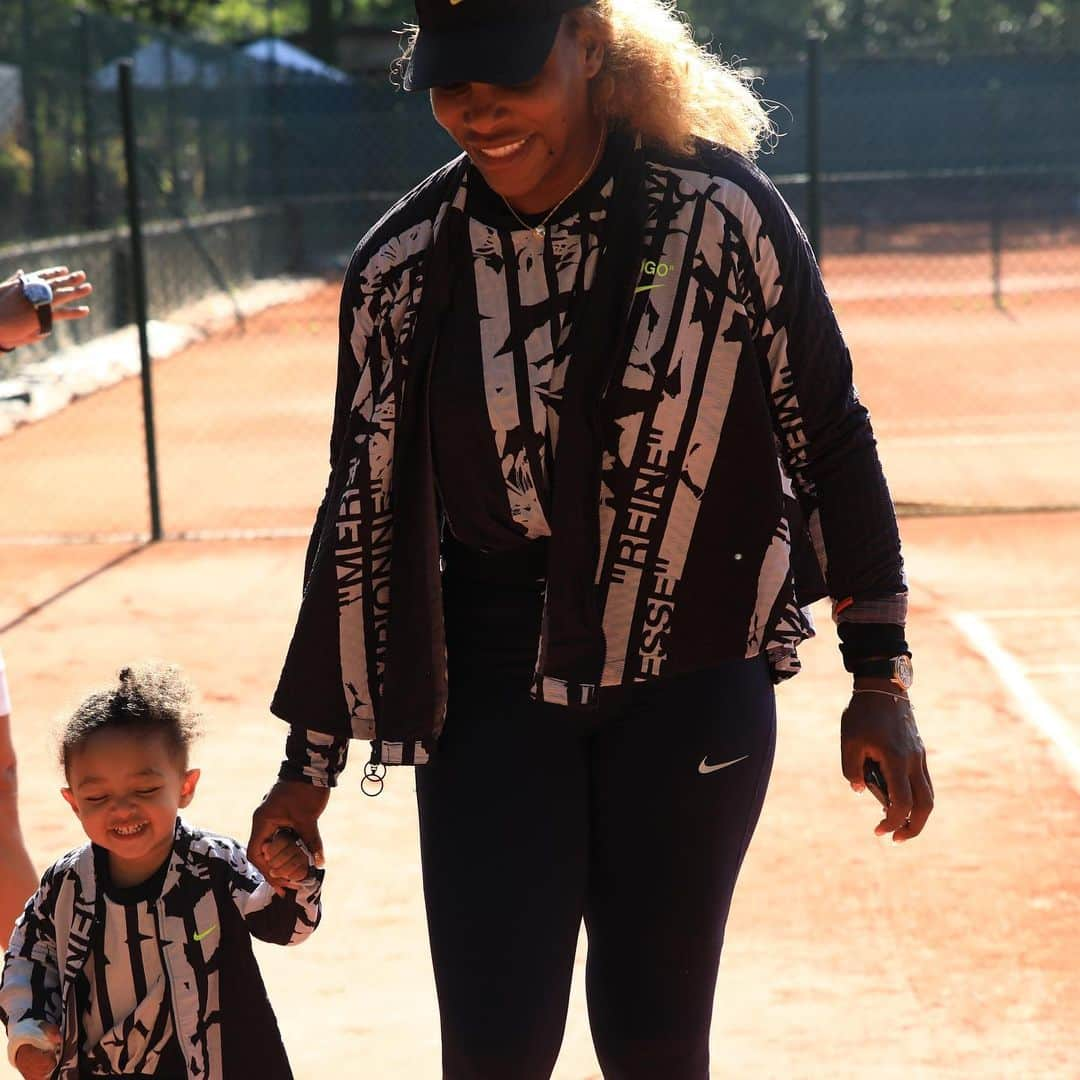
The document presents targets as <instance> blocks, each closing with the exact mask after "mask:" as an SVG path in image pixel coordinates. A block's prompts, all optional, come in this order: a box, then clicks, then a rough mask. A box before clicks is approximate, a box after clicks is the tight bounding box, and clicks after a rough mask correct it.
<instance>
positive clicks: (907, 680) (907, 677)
mask: <svg viewBox="0 0 1080 1080" xmlns="http://www.w3.org/2000/svg"><path fill="white" fill-rule="evenodd" d="M850 670H851V673H852V674H853V675H870V676H873V677H875V678H878V679H888V680H889V681H890V682H891V683H893V685H894V686H898V687H899V688H900V689H901V690H910V689H911V684H912V683H913V682H914V681H915V671H914V669H913V668H912V666H911V657H910V656H908V655H907V654H906V653H905V654H904V655H903V656H893V657H891V658H890V659H888V660H860V661H859V662H858V663H856V664H852V665H851V668H850Z"/></svg>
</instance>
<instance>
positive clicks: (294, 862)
mask: <svg viewBox="0 0 1080 1080" xmlns="http://www.w3.org/2000/svg"><path fill="white" fill-rule="evenodd" d="M262 857H263V861H264V862H265V863H266V865H267V867H268V868H269V870H270V874H272V875H273V878H274V880H275V881H288V882H291V883H293V884H294V885H295V884H297V883H299V882H301V881H304V880H305V879H306V878H308V877H310V876H311V859H310V858H309V856H308V851H307V848H306V847H305V846H304V841H303V840H301V839H300V837H299V836H298V835H297V834H296V833H294V832H293V831H292V830H291V829H278V831H277V832H276V833H274V835H273V836H272V837H271V838H270V839H269V840H268V841H267V842H266V843H265V844H263V850H262Z"/></svg>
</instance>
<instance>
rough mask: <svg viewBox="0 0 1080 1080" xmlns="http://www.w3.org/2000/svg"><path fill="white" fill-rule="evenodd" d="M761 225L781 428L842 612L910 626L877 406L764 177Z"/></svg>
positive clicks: (771, 371) (764, 305)
mask: <svg viewBox="0 0 1080 1080" xmlns="http://www.w3.org/2000/svg"><path fill="white" fill-rule="evenodd" d="M755 201H759V205H758V209H759V211H760V215H761V229H760V233H759V234H758V235H757V236H756V237H752V236H748V237H747V240H748V242H749V244H750V246H751V256H752V258H753V260H754V264H755V271H756V273H755V277H756V278H757V282H758V283H759V286H760V290H761V295H760V310H759V311H757V312H756V313H755V315H756V319H755V323H756V325H755V331H756V337H757V342H758V351H759V355H760V356H761V357H762V360H763V364H764V366H765V372H764V374H765V378H766V381H767V384H768V391H769V396H770V401H771V408H772V417H773V427H774V431H775V434H776V438H777V443H778V446H779V449H780V454H781V458H782V461H783V463H784V466H785V470H786V472H787V474H788V476H789V477H790V479H791V481H792V485H793V487H794V490H795V495H796V497H797V498H798V500H799V503H800V505H801V507H802V510H803V513H804V515H805V518H806V522H807V526H808V529H809V532H810V537H811V540H812V541H813V545H814V551H815V554H816V556H817V560H818V564H819V566H820V568H821V572H822V576H823V577H824V579H825V582H826V585H827V587H828V591H829V595H830V596H831V597H832V598H833V600H834V612H835V613H837V618H838V619H842V620H848V621H853V622H860V621H862V622H873V623H887V624H895V625H898V626H903V625H904V623H905V621H906V616H907V583H906V580H905V576H904V567H903V559H902V557H901V552H900V535H899V530H898V528H897V523H896V513H895V509H894V507H893V502H892V497H891V495H890V494H889V488H888V485H887V484H886V481H885V476H884V474H883V472H882V468H881V462H880V459H879V457H878V453H877V442H876V440H875V438H874V433H873V429H872V427H871V424H870V414H869V413H868V411H867V410H866V408H865V407H864V405H863V404H862V402H861V401H860V400H859V396H858V393H857V392H856V390H855V386H854V382H853V373H852V364H851V356H850V354H849V352H848V348H847V346H846V344H845V342H844V338H843V335H842V334H841V332H840V327H839V325H838V323H837V319H836V315H835V313H834V311H833V308H832V305H831V303H830V302H829V298H828V295H827V293H826V291H825V286H824V283H823V282H822V278H821V272H820V270H819V268H818V265H817V261H816V259H815V258H814V253H813V251H812V250H811V248H810V244H809V242H808V240H807V238H806V235H805V233H804V232H803V230H802V228H801V227H800V226H799V224H798V222H797V221H796V220H795V218H794V216H793V214H792V213H791V211H790V209H789V208H788V206H787V204H786V203H785V202H784V200H783V199H782V198H781V197H780V195H779V193H778V192H777V191H776V189H775V188H773V187H772V185H771V184H770V183H769V182H768V181H766V180H764V178H762V193H761V196H760V200H755Z"/></svg>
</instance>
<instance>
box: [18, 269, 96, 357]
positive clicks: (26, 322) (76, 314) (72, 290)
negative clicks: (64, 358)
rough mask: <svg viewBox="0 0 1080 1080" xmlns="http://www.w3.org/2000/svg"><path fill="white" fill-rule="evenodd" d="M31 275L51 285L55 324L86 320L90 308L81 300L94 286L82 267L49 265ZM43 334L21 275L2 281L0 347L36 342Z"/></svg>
mask: <svg viewBox="0 0 1080 1080" xmlns="http://www.w3.org/2000/svg"><path fill="white" fill-rule="evenodd" d="M31 276H34V277H39V278H41V279H42V280H43V281H46V282H48V283H49V285H50V286H51V287H52V292H53V302H52V315H53V322H54V323H57V322H64V321H65V320H69V319H85V318H86V316H87V315H89V314H90V309H89V308H88V307H86V306H85V305H84V304H83V303H82V301H83V300H85V299H86V298H87V297H88V296H89V295H90V294H91V293H92V292H93V291H94V287H93V285H91V284H90V282H89V281H87V280H86V274H85V273H83V271H82V270H68V268H67V267H66V266H50V267H48V268H46V269H44V270H35V271H33V273H32V275H31ZM72 305H74V306H72ZM40 336H41V326H40V324H39V322H38V317H37V312H36V311H35V310H34V308H33V305H32V304H31V303H30V302H29V301H28V300H27V299H26V297H25V296H23V291H22V285H21V284H20V283H19V280H18V276H17V275H15V276H13V277H10V278H8V279H7V280H6V281H3V282H0V346H2V347H3V348H5V349H15V348H18V346H20V345H29V344H30V343H31V342H33V341H37V340H38V339H39V338H40Z"/></svg>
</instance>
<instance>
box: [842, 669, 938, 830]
mask: <svg viewBox="0 0 1080 1080" xmlns="http://www.w3.org/2000/svg"><path fill="white" fill-rule="evenodd" d="M872 682H873V681H872V680H858V681H857V683H856V692H855V693H854V694H853V695H852V697H851V703H850V704H849V705H848V707H847V708H846V709H845V710H844V715H843V718H842V719H841V721H840V753H841V763H842V766H843V770H844V776H845V777H846V778H847V780H848V782H849V783H850V784H851V786H852V788H853V789H854V790H855V791H865V790H866V782H865V780H864V778H863V764H864V762H865V761H866V760H867V759H868V758H869V759H871V760H873V761H876V762H877V763H878V764H879V765H880V766H881V773H882V775H883V776H884V779H885V784H886V786H887V787H888V794H889V801H888V804H887V805H886V807H885V817H884V818H883V819H882V820H881V821H880V822H879V823H878V826H877V828H876V829H875V830H874V834H875V835H876V836H884V835H885V834H886V833H890V832H891V833H892V835H893V840H895V841H897V842H898V843H902V842H903V841H905V840H911V839H913V838H914V837H916V836H918V835H919V833H921V832H922V831H923V827H924V826H925V825H926V821H927V819H928V818H929V817H930V813H931V811H932V810H933V809H934V784H933V781H932V780H931V779H930V772H929V769H928V768H927V765H926V749H925V748H924V746H923V742H922V739H921V738H920V737H919V729H918V727H917V726H916V724H915V714H914V713H913V712H912V709H911V702H910V701H909V700H908V698H907V695H906V694H903V693H901V692H898V691H897V690H896V688H895V687H890V688H889V689H887V690H886V689H885V688H884V687H883V686H878V685H876V683H874V684H873V685H868V684H870V683H872Z"/></svg>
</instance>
